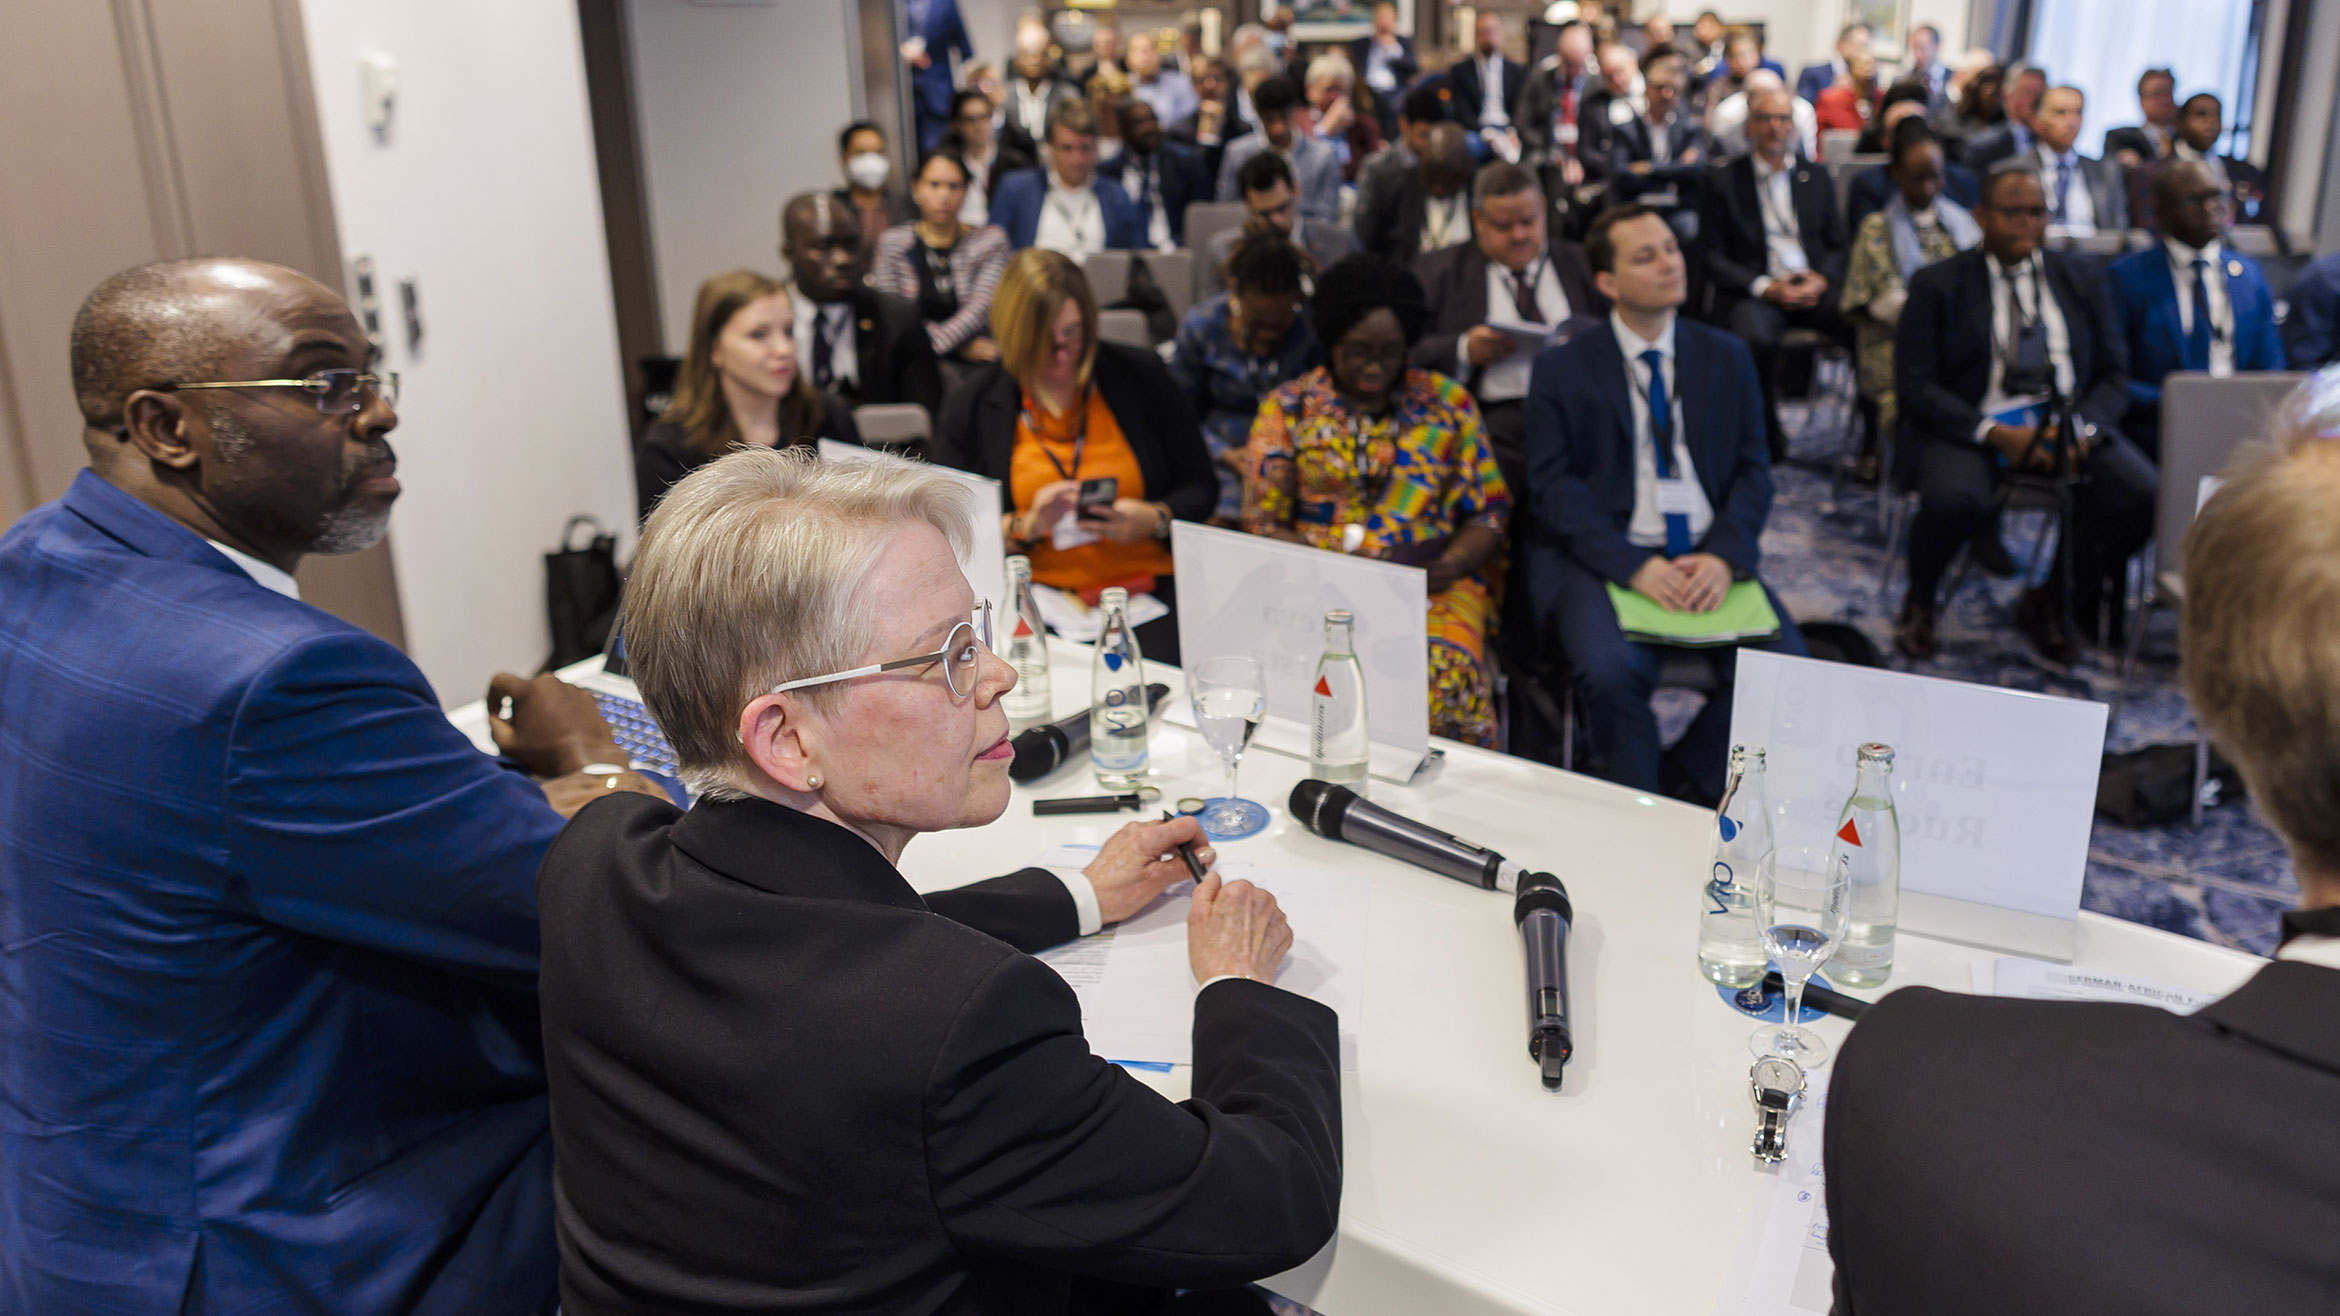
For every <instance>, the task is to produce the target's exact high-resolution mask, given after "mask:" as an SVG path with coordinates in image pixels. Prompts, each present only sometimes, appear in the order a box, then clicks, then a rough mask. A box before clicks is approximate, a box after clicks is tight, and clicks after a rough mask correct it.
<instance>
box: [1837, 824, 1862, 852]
mask: <svg viewBox="0 0 2340 1316" xmlns="http://www.w3.org/2000/svg"><path fill="white" fill-rule="evenodd" d="M1836 839H1837V840H1839V841H1843V842H1845V843H1847V844H1850V845H1859V844H1860V843H1861V834H1860V833H1859V832H1856V831H1854V830H1853V820H1852V819H1850V818H1847V819H1845V820H1844V826H1842V827H1840V828H1838V829H1837V832H1836Z"/></svg>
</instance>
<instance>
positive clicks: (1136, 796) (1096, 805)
mask: <svg viewBox="0 0 2340 1316" xmlns="http://www.w3.org/2000/svg"><path fill="white" fill-rule="evenodd" d="M1155 795H1156V797H1157V798H1159V796H1160V792H1159V791H1157V792H1155ZM1145 802H1146V797H1145V794H1144V792H1142V791H1133V792H1131V793H1130V794H1127V795H1076V796H1073V797H1072V798H1070V799H1062V800H1034V801H1032V813H1033V816H1035V817H1040V818H1046V817H1049V816H1051V815H1053V814H1060V813H1119V812H1121V811H1122V810H1123V809H1135V808H1138V807H1139V806H1141V805H1143V804H1144V803H1145Z"/></svg>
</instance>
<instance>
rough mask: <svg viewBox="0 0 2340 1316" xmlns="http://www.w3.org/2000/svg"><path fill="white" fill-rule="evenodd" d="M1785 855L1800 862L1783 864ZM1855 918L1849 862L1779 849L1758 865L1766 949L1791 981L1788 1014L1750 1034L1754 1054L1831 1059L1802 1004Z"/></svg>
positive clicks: (1804, 1060)
mask: <svg viewBox="0 0 2340 1316" xmlns="http://www.w3.org/2000/svg"><path fill="white" fill-rule="evenodd" d="M1822 853H1823V854H1824V853H1825V852H1822ZM1783 854H1785V855H1787V856H1789V857H1791V858H1794V859H1796V861H1797V865H1798V866H1796V867H1792V868H1789V867H1782V866H1781V865H1780V858H1781V856H1782V855H1783ZM1814 859H1817V860H1818V862H1816V863H1815V862H1813V860H1814ZM1807 864H1809V865H1810V866H1809V867H1806V866H1804V865H1807ZM1851 922H1852V874H1851V872H1850V870H1849V869H1847V868H1846V867H1845V865H1843V864H1841V863H1832V862H1830V861H1829V859H1828V858H1822V857H1820V856H1819V855H1807V854H1805V853H1804V852H1802V851H1797V850H1792V849H1791V850H1786V851H1780V850H1774V851H1773V852H1772V853H1770V854H1767V855H1765V856H1764V857H1763V859H1762V861H1761V862H1759V863H1758V864H1757V865H1756V866H1755V926H1756V927H1758V928H1761V929H1762V930H1763V949H1764V952H1765V953H1766V954H1768V955H1770V956H1771V960H1772V962H1773V963H1774V964H1777V965H1778V966H1779V976H1780V977H1781V978H1782V979H1784V980H1785V981H1786V983H1787V1014H1786V1015H1785V1016H1784V1017H1783V1018H1782V1020H1781V1022H1780V1023H1779V1024H1777V1025H1776V1026H1774V1025H1769V1024H1766V1025H1765V1026H1763V1027H1761V1028H1758V1029H1756V1030H1755V1035H1754V1036H1753V1037H1751V1038H1749V1039H1747V1041H1748V1045H1749V1046H1751V1047H1753V1048H1754V1050H1755V1054H1757V1055H1759V1056H1764V1055H1769V1056H1783V1057H1785V1058H1787V1059H1789V1060H1793V1061H1795V1062H1796V1063H1797V1064H1799V1065H1801V1066H1803V1067H1804V1068H1805V1069H1812V1068H1815V1067H1817V1066H1820V1065H1824V1064H1826V1063H1828V1043H1827V1042H1826V1041H1825V1040H1823V1039H1822V1038H1821V1036H1820V1035H1819V1034H1818V1033H1815V1032H1813V1031H1812V1030H1811V1029H1808V1028H1805V1027H1803V1026H1801V1025H1799V1024H1798V1023H1797V1022H1796V1019H1797V1016H1798V1014H1799V1013H1800V1012H1801V1011H1802V1009H1803V1004H1804V984H1805V983H1807V982H1809V981H1811V978H1812V975H1813V974H1814V973H1816V972H1818V971H1819V968H1820V966H1821V965H1822V964H1824V963H1826V962H1827V960H1828V957H1829V956H1830V955H1832V954H1834V953H1835V952H1836V948H1837V946H1838V945H1840V944H1841V943H1842V942H1843V941H1844V933H1845V929H1846V928H1847V927H1848V926H1849V925H1850V924H1851Z"/></svg>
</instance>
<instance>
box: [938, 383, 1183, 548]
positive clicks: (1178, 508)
mask: <svg viewBox="0 0 2340 1316" xmlns="http://www.w3.org/2000/svg"><path fill="white" fill-rule="evenodd" d="M1089 377H1090V378H1091V379H1092V380H1093V381H1094V382H1095V383H1096V385H1097V391H1098V392H1099V393H1100V394H1102V395H1104V398H1105V406H1106V409H1107V410H1109V411H1111V412H1112V413H1113V419H1114V420H1116V421H1118V422H1120V425H1121V432H1122V434H1123V436H1124V437H1126V438H1127V439H1128V440H1129V447H1130V451H1131V452H1133V453H1135V454H1136V455H1137V463H1138V470H1139V471H1140V472H1141V473H1142V474H1144V476H1145V477H1146V497H1147V498H1148V499H1151V500H1152V501H1154V502H1158V503H1167V504H1169V507H1170V515H1172V516H1174V517H1177V518H1178V519H1179V520H1181V521H1202V520H1207V519H1209V517H1210V515H1211V512H1212V511H1213V509H1215V508H1216V507H1217V506H1218V504H1219V479H1218V476H1216V475H1214V474H1213V473H1212V472H1211V454H1210V450H1209V449H1208V448H1205V447H1204V446H1203V438H1202V426H1201V425H1200V424H1199V423H1197V422H1196V420H1195V418H1194V408H1193V407H1192V406H1191V405H1189V404H1188V403H1187V400H1186V395H1185V394H1184V393H1181V392H1180V391H1179V389H1178V385H1177V383H1176V382H1175V381H1173V380H1172V379H1171V378H1170V371H1169V369H1168V367H1166V366H1164V365H1163V364H1162V359H1161V358H1160V357H1158V356H1156V355H1154V354H1153V353H1152V352H1148V351H1145V350H1143V349H1140V348H1135V347H1123V346H1121V345H1120V344H1118V343H1099V344H1098V345H1097V361H1096V364H1095V365H1094V366H1093V367H1092V368H1091V370H1090V372H1089ZM1023 406H1024V390H1023V388H1022V387H1021V386H1020V385H1018V384H1017V383H1016V381H1015V377H1014V376H1012V375H1010V374H1008V372H1007V371H1006V370H1005V369H1004V368H1002V367H1001V366H1000V364H999V363H998V362H996V361H994V362H992V363H991V364H989V365H986V366H984V367H983V368H982V369H980V370H978V371H976V372H975V373H974V374H972V375H970V376H968V377H967V379H966V381H965V382H964V383H962V384H960V385H959V386H958V387H957V388H955V389H953V390H951V395H950V397H949V398H947V399H945V400H944V402H943V410H942V418H941V421H940V423H939V424H938V425H937V426H936V427H935V436H934V460H935V461H936V463H937V464H939V465H943V466H952V467H956V468H958V469H959V470H962V471H969V472H972V473H974V474H976V475H983V476H988V477H990V478H991V479H994V480H997V481H999V483H1000V498H1001V502H1002V504H1003V506H1002V507H1001V509H1000V510H1002V511H1012V510H1014V509H1013V507H1012V506H1008V505H1007V504H1012V503H1013V502H1014V495H1013V494H1011V493H1009V492H1008V484H1009V481H1008V466H1009V463H1010V461H1011V460H1012V458H1013V454H1014V450H1015V444H1016V416H1017V414H1018V413H1019V412H1021V411H1022V410H1023Z"/></svg>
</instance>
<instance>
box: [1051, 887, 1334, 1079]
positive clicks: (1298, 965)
mask: <svg viewBox="0 0 2340 1316" xmlns="http://www.w3.org/2000/svg"><path fill="white" fill-rule="evenodd" d="M1096 857H1097V849H1096V847H1095V846H1078V845H1068V846H1059V847H1057V848H1056V849H1053V850H1050V851H1048V852H1047V853H1045V854H1043V855H1041V856H1040V857H1039V858H1038V859H1036V860H1034V861H1033V862H1034V863H1037V864H1040V865H1042V866H1044V867H1050V868H1075V869H1077V868H1082V867H1085V866H1087V865H1088V863H1089V862H1090V861H1091V860H1093V859H1095V858H1096ZM1219 875H1220V876H1221V877H1223V878H1225V879H1227V880H1228V881H1234V880H1235V879H1237V878H1241V879H1243V880H1245V881H1248V882H1251V883H1252V884H1254V885H1256V886H1260V887H1264V888H1266V889H1267V890H1268V891H1269V892H1270V893H1272V894H1273V895H1274V896H1275V898H1276V903H1277V904H1278V905H1279V906H1281V907H1282V908H1283V911H1284V916H1285V917H1286V918H1288V919H1290V920H1291V923H1292V950H1291V952H1290V953H1289V954H1288V955H1286V956H1285V957H1284V965H1283V969H1282V971H1281V972H1280V973H1279V974H1278V975H1277V976H1276V985H1277V986H1278V987H1281V988H1283V989H1284V990H1286V991H1290V992H1297V993H1298V994H1300V995H1302V996H1305V997H1307V998H1308V999H1310V1000H1312V1001H1315V1002H1318V1003H1319V1004H1322V1005H1325V1006H1328V1007H1330V1008H1331V1009H1332V1010H1333V1012H1334V1013H1336V1014H1338V1015H1339V1016H1340V1017H1341V1023H1340V1030H1341V1068H1342V1069H1344V1070H1353V1069H1355V1068H1356V1067H1357V1024H1358V1019H1359V1016H1360V1013H1361V1010H1362V1007H1363V1005H1364V1001H1365V986H1364V980H1365V919H1366V906H1367V903H1368V896H1369V893H1370V891H1371V887H1370V884H1369V883H1368V882H1367V881H1366V879H1365V878H1363V877H1360V876H1356V875H1353V874H1348V873H1337V872H1329V871H1324V870H1318V869H1303V868H1258V867H1254V866H1252V865H1250V864H1242V863H1221V864H1220V865H1219ZM1192 890H1193V884H1191V883H1184V882H1182V883H1180V884H1179V885H1177V886H1175V887H1172V888H1171V889H1170V893H1169V894H1168V895H1165V896H1164V897H1163V898H1162V899H1160V900H1157V901H1155V902H1154V903H1153V904H1151V905H1149V906H1147V907H1146V908H1145V909H1144V910H1143V911H1142V912H1140V913H1139V914H1138V915H1137V916H1136V917H1134V918H1130V919H1126V920H1124V921H1122V922H1121V923H1119V924H1116V925H1115V926H1113V927H1109V928H1106V929H1105V930H1104V931H1102V932H1098V933H1096V934H1094V935H1092V936H1087V937H1083V938H1081V939H1080V940H1078V941H1073V942H1067V943H1066V944H1064V945H1062V946H1058V947H1056V948H1055V949H1053V950H1046V951H1042V952H1041V953H1040V955H1039V959H1040V961H1041V962H1042V963H1044V964H1046V965H1048V966H1049V967H1050V968H1052V969H1054V970H1056V971H1057V973H1058V974H1060V975H1062V976H1063V978H1064V980H1065V981H1066V982H1067V983H1069V984H1071V986H1072V989H1073V993H1074V994H1075V995H1077V996H1079V997H1080V1000H1081V1029H1082V1031H1083V1032H1084V1033H1086V1034H1087V1036H1088V1039H1089V1049H1090V1050H1091V1051H1094V1052H1096V1053H1097V1054H1098V1055H1100V1056H1103V1057H1105V1058H1106V1059H1108V1060H1122V1061H1131V1062H1135V1063H1139V1064H1172V1065H1191V1064H1193V1063H1194V993H1195V983H1194V973H1193V971H1192V970H1191V969H1190V968H1189V967H1188V965H1187V960H1186V911H1187V906H1188V904H1189V903H1190V899H1189V895H1190V893H1191V892H1192Z"/></svg>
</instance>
